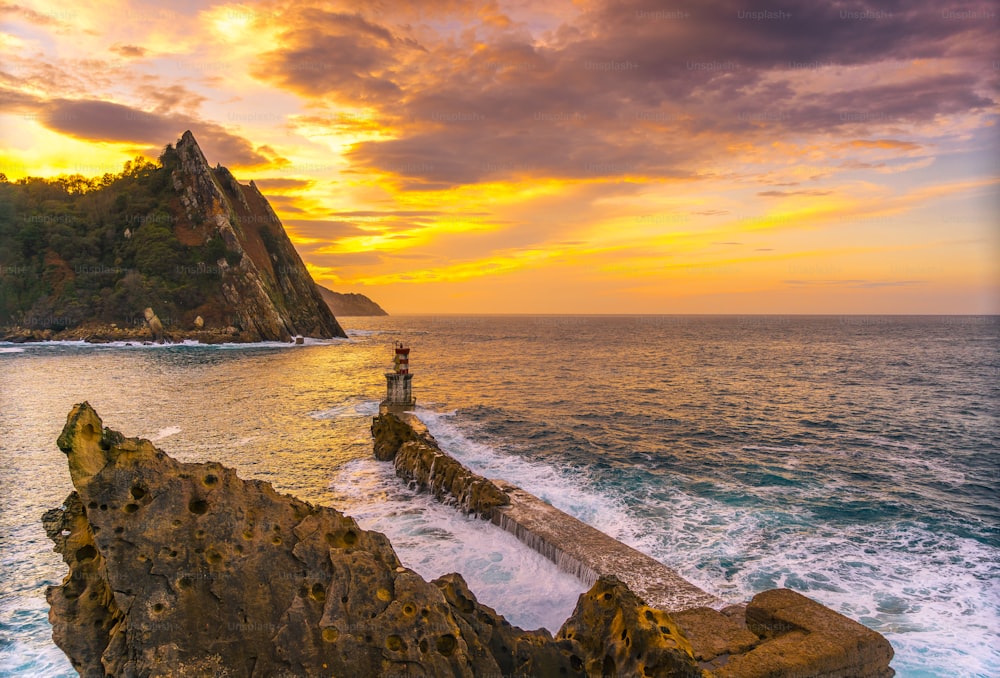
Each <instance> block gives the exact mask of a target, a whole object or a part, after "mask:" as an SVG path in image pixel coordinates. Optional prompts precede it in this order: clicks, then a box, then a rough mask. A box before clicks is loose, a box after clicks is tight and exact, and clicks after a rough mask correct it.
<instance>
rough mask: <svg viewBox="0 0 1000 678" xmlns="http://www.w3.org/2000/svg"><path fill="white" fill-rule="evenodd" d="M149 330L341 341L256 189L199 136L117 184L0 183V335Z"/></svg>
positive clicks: (110, 178) (112, 336) (127, 334)
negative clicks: (210, 154)
mask: <svg viewBox="0 0 1000 678" xmlns="http://www.w3.org/2000/svg"><path fill="white" fill-rule="evenodd" d="M147 308H148V309H150V311H151V313H152V314H153V315H154V316H155V317H156V318H158V321H157V322H158V323H160V325H161V327H160V328H155V329H154V326H153V324H150V323H147V319H146V317H144V310H145V309H147ZM157 329H158V330H159V331H157ZM155 335H159V337H160V338H161V339H163V340H167V341H171V340H175V339H180V338H193V339H198V340H201V341H210V342H220V341H261V340H275V341H288V340H289V339H291V337H292V336H294V335H305V336H310V337H319V338H331V337H343V336H345V334H344V331H343V329H342V328H341V327H340V325H339V323H338V322H337V320H336V318H335V317H334V315H333V313H332V312H331V311H330V308H329V306H328V305H327V304H326V302H324V301H323V298H322V297H321V296H320V293H319V291H318V290H317V289H316V285H315V282H314V281H313V279H312V277H311V276H310V274H309V271H308V270H307V269H306V267H305V265H304V264H303V262H302V260H301V258H300V257H299V255H298V253H297V252H296V251H295V248H294V247H293V246H292V243H291V241H290V240H289V238H288V236H287V234H286V233H285V230H284V228H283V227H282V225H281V222H280V221H279V220H278V217H277V216H276V215H275V213H274V211H273V210H272V209H271V206H270V205H269V204H268V202H267V200H266V199H265V198H264V196H263V195H261V193H260V191H258V190H257V187H256V185H255V184H254V183H253V182H252V181H251V182H250V183H249V184H248V185H244V184H241V183H239V182H238V181H237V180H236V179H235V178H234V177H233V175H232V173H230V171H229V170H227V169H226V168H225V167H222V166H221V165H217V166H215V167H214V168H213V167H210V166H209V164H208V162H207V160H206V159H205V156H204V154H203V153H202V151H201V149H200V148H199V147H198V143H197V141H196V140H195V138H194V135H192V134H191V132H185V133H184V135H183V136H182V137H181V138H180V140H179V141H178V142H177V143H176V145H168V146H166V147H165V148H164V151H163V154H162V155H161V156H160V158H159V163H158V164H156V163H151V162H149V161H146V160H144V159H142V158H139V159H137V160H136V161H135V162H130V163H127V164H126V166H125V169H124V170H123V172H122V173H121V174H118V175H111V174H108V175H105V176H104V177H101V178H95V179H86V178H84V177H79V176H77V177H60V178H57V179H52V180H47V179H36V178H29V179H24V180H21V181H18V182H16V183H9V182H2V181H0V339H4V340H10V341H37V340H43V339H87V340H91V341H110V340H123V341H136V340H143V339H153V338H154V336H155Z"/></svg>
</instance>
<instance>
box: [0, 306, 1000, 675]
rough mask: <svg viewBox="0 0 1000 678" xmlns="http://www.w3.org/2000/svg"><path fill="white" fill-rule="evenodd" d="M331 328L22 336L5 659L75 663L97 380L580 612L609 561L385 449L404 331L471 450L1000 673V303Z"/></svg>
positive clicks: (8, 515)
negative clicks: (426, 481) (281, 338)
mask: <svg viewBox="0 0 1000 678" xmlns="http://www.w3.org/2000/svg"><path fill="white" fill-rule="evenodd" d="M342 322H343V324H344V326H345V328H346V329H347V331H348V334H349V336H350V338H349V339H347V340H334V341H329V342H318V341H309V342H307V343H306V345H304V346H289V345H279V344H259V345H249V346H246V345H244V346H229V345H223V346H213V347H207V346H197V345H180V346H148V347H147V346H120V345H104V346H91V345H85V344H75V343H63V344H56V343H43V344H33V345H12V344H0V501H2V504H0V563H2V568H3V569H2V577H0V676H5V677H6V676H31V677H33V678H34V677H37V676H57V677H62V676H74V675H75V673H74V672H73V670H72V669H71V668H70V665H69V663H68V661H67V660H66V659H65V657H64V656H63V655H62V653H61V652H60V651H59V650H58V649H57V648H56V647H55V646H54V645H53V644H52V642H51V638H50V635H51V628H50V627H49V624H48V621H47V611H48V607H47V605H46V603H45V599H44V590H45V587H46V586H47V585H52V584H57V583H58V582H59V581H60V580H61V578H62V577H63V575H64V574H65V572H66V568H65V566H64V565H63V563H62V561H61V559H60V557H59V556H58V555H57V554H55V553H54V552H53V551H52V544H51V542H49V540H48V539H47V538H46V537H45V534H44V532H43V530H42V526H41V514H42V513H43V512H44V511H45V510H46V509H49V508H52V507H55V506H59V505H60V504H61V503H62V501H63V499H64V498H65V497H66V495H67V494H68V493H69V492H70V490H71V485H70V480H69V474H68V471H67V467H66V460H65V456H64V455H63V454H62V453H61V452H60V451H59V450H58V448H57V447H56V445H55V440H56V437H57V436H58V434H59V431H60V430H61V429H62V426H63V424H64V422H65V418H66V414H67V413H68V412H69V410H70V408H71V407H72V406H73V404H74V403H77V402H80V401H83V400H88V401H89V402H90V403H91V404H92V405H93V406H94V407H95V408H96V409H97V411H98V412H99V413H100V415H101V416H102V417H103V419H104V423H105V425H106V426H110V427H111V428H114V429H117V430H120V431H122V432H123V433H124V434H125V435H128V436H142V437H147V438H149V439H151V440H153V441H154V443H155V444H156V445H157V446H158V447H160V448H162V449H164V450H166V451H167V452H169V453H170V454H172V455H174V456H176V457H178V458H179V459H181V460H184V461H194V460H198V461H206V460H217V461H220V462H222V463H224V464H226V465H229V466H233V467H235V468H237V469H238V471H239V473H240V475H241V476H242V477H245V478H251V477H252V478H258V479H262V480H267V481H270V482H271V483H273V484H274V486H275V487H276V488H277V489H279V490H280V491H284V492H289V493H293V494H295V495H297V496H299V497H301V498H303V499H306V500H308V501H312V502H318V503H323V504H327V505H330V506H333V507H335V508H338V509H340V510H342V511H344V512H346V513H348V514H351V515H353V516H355V517H356V518H357V519H358V521H359V522H360V523H361V525H362V527H365V528H368V529H376V530H379V531H381V532H384V533H386V534H387V535H388V536H389V537H390V539H391V540H392V543H393V545H394V546H395V548H396V550H397V552H398V553H399V555H400V557H401V559H402V561H403V562H404V563H405V564H406V565H408V566H409V567H412V568H413V569H415V570H416V571H417V572H419V573H420V574H421V575H423V576H424V577H425V578H433V577H436V576H439V575H441V574H445V573H447V572H452V571H458V572H460V573H462V574H463V575H464V576H465V577H466V579H467V580H468V581H469V583H470V586H471V588H472V590H473V591H474V592H475V593H476V595H477V596H478V597H479V599H480V600H481V601H482V602H484V603H486V604H488V605H490V606H492V607H494V608H496V609H497V610H498V611H499V612H501V613H503V614H505V615H506V616H507V617H508V619H509V620H510V621H512V622H513V623H515V624H518V625H520V626H523V627H526V628H537V627H539V626H545V627H546V628H548V629H549V630H551V631H552V632H555V631H556V630H557V629H558V627H559V625H560V623H561V622H562V621H563V620H564V619H565V618H566V617H567V616H568V615H569V614H570V613H571V612H572V609H573V606H574V604H575V602H576V598H577V596H578V595H579V594H580V593H581V592H582V591H583V585H582V584H581V583H580V582H579V581H577V580H576V579H575V578H573V577H572V576H570V575H568V574H566V573H563V572H560V571H559V570H558V569H557V568H556V566H555V565H553V564H552V563H550V562H549V561H548V560H545V559H544V558H543V557H541V556H540V555H538V554H536V553H534V552H533V551H531V550H529V549H528V548H527V547H525V546H524V545H522V544H521V543H520V542H518V541H517V540H516V539H515V538H514V537H513V536H511V535H509V534H507V533H505V532H502V531H500V530H499V529H498V528H496V527H494V526H492V525H491V524H489V523H487V522H486V521H482V520H478V519H475V518H470V517H466V516H462V515H460V514H459V513H457V512H456V511H455V510H454V509H452V508H450V507H448V506H444V505H442V504H439V503H436V502H434V501H433V500H432V499H431V498H429V497H428V495H427V494H420V493H417V492H415V491H414V490H413V489H411V488H409V487H407V486H406V484H405V483H403V482H402V481H400V480H399V479H397V478H396V476H395V474H394V473H393V470H392V467H391V464H388V463H382V462H377V461H375V460H374V459H373V457H372V448H371V437H370V433H369V425H370V422H371V417H372V416H373V415H374V414H375V413H376V412H377V409H378V401H379V400H380V399H381V397H382V394H383V392H384V389H385V380H384V377H383V373H384V372H385V371H386V370H387V369H388V368H389V365H390V362H391V358H392V344H393V342H394V341H396V340H401V341H404V342H406V343H407V344H408V345H409V346H410V347H411V348H412V353H411V371H412V372H413V373H414V375H415V376H414V394H415V396H416V397H417V403H418V414H419V415H420V417H421V418H422V419H423V420H424V421H425V422H426V423H427V425H428V427H429V428H430V430H431V432H432V433H433V434H434V435H435V437H437V439H438V440H439V442H440V443H441V444H442V447H444V448H445V449H446V450H448V451H449V452H450V453H452V454H453V455H454V456H455V457H456V458H458V459H460V460H461V461H462V462H463V463H465V464H466V465H467V466H469V467H471V468H472V469H474V470H475V471H477V472H479V473H481V474H483V475H487V476H490V477H498V478H504V479H507V480H509V481H512V482H514V483H516V484H518V485H521V486H522V487H524V488H525V489H527V490H528V491H530V492H533V493H534V494H536V495H538V496H540V497H542V498H543V499H545V500H546V501H549V502H550V503H552V504H553V505H555V506H557V507H559V508H561V509H563V510H565V511H567V512H569V513H571V514H573V515H575V516H577V517H578V518H580V519H581V520H583V521H585V522H587V523H590V524H591V525H594V526H595V527H597V528H599V529H601V530H603V531H605V532H607V533H608V534H610V535H612V536H614V537H616V538H618V539H620V540H622V541H624V542H626V543H628V544H630V545H632V546H634V547H636V548H638V549H639V550H641V551H644V552H646V553H648V554H650V555H651V556H653V557H654V558H657V559H658V560H660V561H662V562H664V563H666V564H667V565H669V566H670V567H672V568H674V569H675V570H677V571H678V572H680V573H681V574H682V575H683V576H684V577H686V578H687V579H689V580H690V581H692V582H694V583H695V584H697V585H698V586H700V587H702V588H704V589H705V590H707V591H709V592H711V593H714V594H716V595H718V596H720V597H722V598H724V599H726V600H730V601H733V602H741V601H746V600H748V599H749V598H750V597H751V596H753V594H754V593H756V592H759V591H762V590H765V589H769V588H774V587H789V588H792V589H795V590H797V591H800V592H802V593H804V594H806V595H808V596H811V597H813V598H815V599H817V600H819V601H821V602H823V603H824V604H826V605H829V606H831V607H833V608H834V609H836V610H838V611H840V612H842V613H844V614H846V615H848V616H850V617H852V618H854V619H856V620H858V621H860V622H861V623H863V624H865V625H867V626H869V627H871V628H873V629H875V630H877V631H879V632H881V633H883V634H884V635H885V636H886V637H887V638H888V639H889V640H890V641H891V643H892V645H893V647H894V648H895V651H896V656H895V659H894V660H893V662H892V666H893V668H895V669H896V671H897V675H899V676H902V677H904V678H918V677H921V678H922V677H925V676H997V675H1000V635H998V634H1000V576H998V575H1000V529H998V528H1000V492H998V485H1000V483H998V480H1000V444H998V443H1000V426H998V424H1000V421H998V419H1000V350H998V349H1000V318H998V317H996V316H988V317H982V316H976V317H970V316H962V317H958V316H954V317H952V316H948V317H902V316H886V317H880V316H836V317H835V316H817V317H802V316H409V317H405V316H393V317H383V318H343V319H342Z"/></svg>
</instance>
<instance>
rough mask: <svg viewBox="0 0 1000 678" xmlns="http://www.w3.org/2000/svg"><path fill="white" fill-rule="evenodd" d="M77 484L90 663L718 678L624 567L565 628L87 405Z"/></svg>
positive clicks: (77, 605) (75, 510)
mask: <svg viewBox="0 0 1000 678" xmlns="http://www.w3.org/2000/svg"><path fill="white" fill-rule="evenodd" d="M57 444H58V446H59V448H60V449H61V450H62V451H63V452H64V453H65V454H66V456H67V461H68V465H69V471H70V476H71V478H72V481H73V486H74V488H75V489H74V491H73V492H72V493H71V494H70V495H69V496H68V497H67V499H66V501H65V502H64V504H63V506H62V507H60V508H55V509H52V510H50V511H47V512H46V513H45V515H44V516H43V524H44V526H45V530H46V533H47V534H48V536H49V538H50V539H52V541H53V542H54V543H55V550H56V551H57V552H58V553H59V554H61V555H62V557H63V560H64V561H65V563H66V565H67V567H68V568H69V572H68V574H67V575H66V577H65V579H64V580H63V582H62V583H61V584H60V585H59V586H52V587H49V588H48V590H47V592H46V598H47V600H48V602H49V605H50V610H49V620H50V622H51V623H52V629H53V631H52V635H53V640H54V641H55V642H56V644H57V645H58V646H59V647H60V648H62V650H63V651H64V652H65V653H66V655H67V656H68V657H69V659H70V661H71V662H72V664H73V666H74V668H75V669H76V670H77V671H78V672H79V673H80V674H81V675H84V676H102V677H104V676H115V677H116V678H117V677H123V678H124V677H126V676H127V677H129V678H131V677H133V676H144V677H145V676H164V677H166V676H170V677H175V678H188V677H195V676H198V677H202V676H230V677H237V676H248V677H255V678H271V677H274V676H285V677H290V676H301V677H313V676H322V677H330V676H337V677H338V678H344V677H348V678H350V677H353V676H357V677H359V678H371V677H375V676H397V677H402V676H428V677H430V676H433V677H437V676H463V677H468V678H471V677H472V676H483V677H488V678H500V677H501V676H578V677H583V676H588V677H596V676H602V675H628V676H632V675H638V676H642V675H645V676H683V677H690V678H695V677H698V676H701V675H702V673H701V670H700V668H699V666H698V662H697V660H696V659H695V658H694V652H695V651H694V649H693V647H692V645H691V644H690V643H689V642H688V640H687V639H686V638H685V636H684V634H683V633H682V631H681V630H680V627H679V626H678V625H677V624H676V623H675V622H674V620H673V619H671V618H670V616H669V615H668V614H667V613H666V612H663V611H661V610H656V609H654V608H651V607H649V606H647V605H645V604H644V603H642V602H641V601H639V600H638V599H637V598H636V596H635V595H634V594H633V593H632V592H631V591H629V589H628V587H627V586H626V585H625V584H624V583H622V582H620V581H617V580H614V579H612V578H602V579H600V580H599V581H597V582H596V583H595V584H594V586H593V587H592V588H591V589H590V590H589V591H588V592H586V593H585V594H583V595H581V596H580V599H579V601H578V603H577V607H576V610H575V611H574V613H573V616H571V617H570V618H569V619H568V620H567V621H566V623H565V624H564V626H563V628H562V629H561V630H560V631H559V633H558V634H557V635H556V636H555V637H553V636H552V635H551V634H550V633H549V632H548V631H546V630H545V629H539V630H537V631H525V630H523V629H520V628H517V627H515V626H512V625H511V624H509V623H508V622H507V621H506V620H505V619H504V618H503V617H502V616H500V615H498V614H497V613H496V612H495V611H494V610H492V609H491V608H489V607H487V606H485V605H482V604H480V603H479V602H478V601H477V600H476V597H475V595H474V594H473V593H472V592H471V591H470V590H469V589H468V587H467V586H466V584H465V582H464V581H463V580H462V578H461V576H459V575H457V574H449V575H445V576H443V577H441V578H439V579H437V580H435V581H433V582H428V581H425V580H424V579H422V578H421V577H420V576H419V575H417V574H416V573H415V572H413V571H412V570H410V569H409V568H406V567H404V566H403V565H402V564H401V563H400V561H399V559H398V558H397V556H396V553H395V551H394V550H393V548H392V545H391V544H390V543H389V541H388V539H386V537H385V536H384V535H382V534H380V533H378V532H370V531H366V530H363V529H361V528H360V527H359V526H358V524H357V523H356V522H355V521H354V520H353V519H352V518H350V517H349V516H345V515H344V514H342V513H340V512H339V511H336V510H334V509H332V508H327V507H323V506H314V505H312V504H309V503H307V502H304V501H300V500H298V499H296V498H294V497H291V496H288V495H283V494H279V493H278V492H276V491H275V490H274V489H273V488H272V487H271V485H270V484H268V483H265V482H261V481H257V480H243V479H241V478H239V477H238V476H237V475H236V472H235V471H234V470H232V469H230V468H227V467H225V466H222V465H221V464H218V463H213V462H207V463H182V462H179V461H177V460H175V459H173V458H172V457H170V456H169V455H167V454H166V453H165V452H163V451H162V450H159V449H157V448H156V447H154V446H153V444H152V443H150V442H149V441H148V440H142V439H137V438H126V437H124V436H123V435H122V434H121V433H118V432H116V431H113V430H111V429H108V428H105V427H104V425H103V422H102V421H101V419H100V417H99V416H98V415H97V413H96V412H95V411H94V410H93V408H91V407H90V406H89V405H88V404H87V403H82V404H80V405H77V406H75V407H74V408H73V410H72V411H71V412H70V414H69V416H68V418H67V422H66V425H65V427H64V428H63V431H62V434H61V435H60V436H59V439H58V441H57Z"/></svg>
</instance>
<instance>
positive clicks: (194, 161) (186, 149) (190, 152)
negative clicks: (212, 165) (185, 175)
mask: <svg viewBox="0 0 1000 678" xmlns="http://www.w3.org/2000/svg"><path fill="white" fill-rule="evenodd" d="M174 148H176V150H177V155H178V156H180V159H181V166H182V167H184V169H185V170H188V171H192V170H196V169H198V170H202V171H204V170H207V169H209V166H208V160H206V159H205V154H204V153H202V151H201V147H200V146H199V145H198V141H197V139H195V138H194V134H192V133H191V130H187V131H185V132H184V134H182V135H181V138H180V139H178V140H177V143H176V144H175V146H174Z"/></svg>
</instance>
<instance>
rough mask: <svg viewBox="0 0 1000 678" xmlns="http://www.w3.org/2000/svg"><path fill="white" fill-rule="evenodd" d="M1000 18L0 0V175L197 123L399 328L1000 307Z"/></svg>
mask: <svg viewBox="0 0 1000 678" xmlns="http://www.w3.org/2000/svg"><path fill="white" fill-rule="evenodd" d="M998 29H1000V4H998V3H996V2H938V1H935V2H928V1H926V0H908V1H906V2H884V3H878V4H865V3H862V2H855V1H851V0H845V1H843V2H815V1H813V0H789V1H788V2H780V3H777V4H774V5H769V4H767V3H764V4H752V3H745V2H739V1H734V0H707V1H702V2H666V3H663V2H660V3H657V2H654V1H652V0H636V1H633V0H595V1H589V0H588V1H578V2H575V1H568V0H547V1H546V2H531V1H529V0H510V1H500V0H494V1H490V2H460V1H457V0H428V1H426V2H420V1H419V0H406V1H399V0H374V1H372V2H364V3H359V2H340V1H339V0H334V1H333V2H321V3H311V2H309V1H300V0H294V1H291V0H276V1H274V2H259V3H231V2H219V3H214V2H194V1H184V0H182V1H179V2H173V3H164V2H135V1H122V0H105V1H101V2H89V1H88V0H82V1H76V0H74V2H72V3H68V2H4V1H3V0H0V171H2V172H4V173H5V174H6V175H7V176H8V178H9V179H11V180H14V179H17V178H20V177H23V176H29V175H30V176H55V175H59V174H83V175H87V176H93V175H101V174H104V173H105V172H118V171H120V170H121V168H122V165H123V164H124V162H125V161H126V160H128V159H131V158H133V157H135V156H136V155H146V156H148V157H150V158H155V157H156V156H157V155H158V154H159V151H160V149H162V148H163V146H164V145H166V144H168V143H172V142H175V141H176V140H177V139H178V138H179V137H180V135H181V134H182V133H183V132H184V131H185V130H187V129H190V130H191V131H192V132H193V133H194V135H195V137H196V138H197V139H198V142H199V144H200V145H201V147H202V149H203V151H204V152H205V155H206V157H207V158H208V160H209V162H210V163H212V164H213V165H214V164H215V163H221V164H222V165H225V166H227V167H229V168H230V169H231V170H232V171H233V173H234V174H235V175H236V177H237V178H238V179H239V180H240V181H242V182H244V183H246V182H249V181H250V180H251V179H253V180H254V181H255V182H256V183H257V185H258V186H259V187H260V189H261V190H262V192H263V193H264V194H265V195H266V196H267V197H268V199H269V200H270V201H271V203H272V205H273V206H274V208H275V210H276V212H277V213H278V215H279V216H280V217H281V219H282V222H283V223H284V225H285V228H286V230H287V231H288V233H289V235H290V237H291V238H292V241H293V242H294V243H295V245H296V248H297V249H298V251H299V253H300V254H301V256H302V258H303V260H304V261H305V262H306V265H307V266H308V267H309V270H310V272H311V273H312V275H313V277H314V278H315V279H316V280H317V282H319V283H320V284H323V285H325V286H327V287H330V288H332V289H334V290H337V291H340V292H360V293H362V294H366V295H368V296H370V297H371V298H372V299H374V300H375V301H377V302H378V303H380V304H381V305H382V306H383V307H384V308H385V309H386V310H388V311H389V312H390V313H396V314H405V313H782V314H784V313H789V314H791V313H795V314H798V313H805V314H827V313H829V314H846V313H877V314H883V313H901V314H938V313H971V314H982V313H1000V135H998V130H997V124H996V123H997V118H998V112H1000V106H998V90H1000V39H998V35H1000V30H998Z"/></svg>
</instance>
